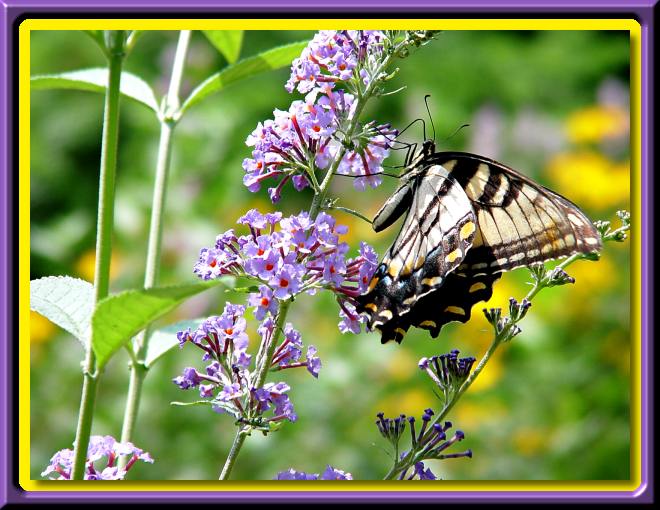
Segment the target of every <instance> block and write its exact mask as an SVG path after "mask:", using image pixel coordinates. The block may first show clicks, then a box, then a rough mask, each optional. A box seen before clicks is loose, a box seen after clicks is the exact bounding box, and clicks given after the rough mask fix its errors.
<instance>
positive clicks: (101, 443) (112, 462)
mask: <svg viewBox="0 0 660 510" xmlns="http://www.w3.org/2000/svg"><path fill="white" fill-rule="evenodd" d="M122 455H124V456H127V457H130V458H129V459H128V462H127V463H126V466H125V467H124V468H123V469H119V466H118V462H117V461H118V459H119V457H120V456H122ZM102 459H105V462H102ZM138 460H141V461H143V462H148V463H150V464H152V463H153V461H154V460H153V459H152V458H151V456H150V455H149V453H147V452H145V451H143V450H141V449H140V448H136V447H135V446H134V445H133V444H132V443H119V442H117V441H116V440H115V439H114V438H113V437H112V436H92V437H91V438H90V440H89V446H88V447H87V460H86V462H85V478H84V479H85V480H123V479H124V477H125V476H126V473H127V472H128V470H129V469H131V467H133V465H134V464H135V463H136V462H137V461H138ZM72 468H73V450H70V449H65V450H60V451H59V452H57V453H55V455H53V457H52V458H51V459H50V465H49V466H48V467H47V468H46V469H45V470H44V471H43V472H42V473H41V476H43V477H47V478H49V479H51V480H70V479H71V469H72Z"/></svg>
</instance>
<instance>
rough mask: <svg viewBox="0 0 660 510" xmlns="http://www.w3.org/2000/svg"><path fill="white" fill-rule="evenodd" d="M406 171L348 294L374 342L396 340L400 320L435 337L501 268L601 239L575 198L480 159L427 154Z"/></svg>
mask: <svg viewBox="0 0 660 510" xmlns="http://www.w3.org/2000/svg"><path fill="white" fill-rule="evenodd" d="M411 172H412V177H411V176H407V180H406V182H405V183H404V184H403V185H402V186H400V187H399V188H398V189H397V191H396V192H395V194H394V195H393V196H392V198H391V199H390V200H388V202H386V204H385V205H384V206H383V207H382V208H381V210H380V211H379V213H378V214H377V216H376V219H375V221H374V228H375V229H376V230H377V231H379V230H382V229H384V228H386V227H387V226H389V225H391V224H392V223H393V222H394V221H396V219H397V218H398V217H399V216H401V215H402V214H403V213H404V212H405V209H406V207H408V206H409V207H410V210H409V211H408V213H407V214H406V219H405V221H404V223H403V226H402V227H401V230H400V232H399V234H398V236H397V238H396V240H395V241H394V243H393V244H392V246H391V248H390V249H389V250H388V252H387V254H386V256H385V257H384V259H383V261H382V262H381V264H380V265H379V267H378V269H377V270H376V272H375V274H374V276H373V278H372V280H371V282H370V285H369V288H368V290H367V292H365V293H364V294H363V295H362V296H360V297H359V298H358V311H360V312H364V313H366V314H367V317H368V326H369V328H374V327H375V328H378V329H380V330H381V331H382V341H383V342H386V341H388V340H395V341H397V342H400V341H401V340H402V339H403V336H404V335H405V333H406V332H407V331H408V329H409V328H410V326H415V327H419V328H423V329H427V330H429V331H430V332H431V335H432V336H433V337H436V336H437V335H438V333H439V332H440V329H441V328H442V326H443V325H444V324H446V323H447V322H450V321H460V322H466V321H467V320H468V319H469V318H470V313H471V308H472V306H473V305H474V304H475V303H476V302H478V301H485V300H488V299H490V296H491V295H492V286H493V283H494V282H495V281H496V280H497V279H498V278H499V277H500V273H501V272H502V271H507V270H510V269H515V268H517V267H521V266H528V265H530V264H533V263H536V262H542V261H545V260H550V259H554V258H560V257H564V256H568V255H572V254H574V253H578V252H582V253H588V252H593V251H597V250H598V249H600V247H601V241H600V236H599V234H598V232H597V230H596V228H595V227H594V225H593V224H592V223H591V221H590V220H589V219H588V218H587V217H586V216H585V215H584V214H583V213H582V212H581V211H580V210H579V208H578V207H577V206H576V205H575V204H573V203H572V202H570V201H569V200H567V199H565V198H564V197H562V196H560V195H558V194H556V193H554V192H552V191H550V190H549V189H547V188H544V187H543V186H541V185H539V184H537V183H535V182H533V181H532V180H530V179H528V178H527V177H525V176H524V175H522V174H520V173H518V172H516V171H515V170H513V169H511V168H509V167H507V166H504V165H502V164H500V163H497V162H495V161H493V160H490V159H488V158H484V157H482V156H477V155H474V154H468V153H462V152H444V153H428V154H427V155H425V157H424V158H423V159H422V160H421V161H419V162H418V163H417V164H416V166H415V167H413V168H412V169H411ZM456 268H458V269H456Z"/></svg>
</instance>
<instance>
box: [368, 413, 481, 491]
mask: <svg viewBox="0 0 660 510" xmlns="http://www.w3.org/2000/svg"><path fill="white" fill-rule="evenodd" d="M433 414H434V413H433V409H426V410H425V411H424V413H423V414H422V426H421V428H420V430H419V432H417V431H416V429H415V418H414V417H413V416H410V417H409V418H408V419H407V423H406V416H405V415H403V414H402V415H400V416H397V417H396V418H385V416H384V413H378V414H377V416H378V420H376V426H377V427H378V431H379V432H380V433H381V435H382V436H383V437H384V438H385V439H387V440H388V441H389V442H390V443H391V444H392V445H393V446H394V447H395V448H396V449H398V444H399V440H400V439H401V437H402V436H403V432H404V430H405V429H406V425H407V426H408V427H409V429H410V436H411V445H412V447H411V449H410V450H407V451H404V452H403V453H401V460H404V459H405V458H406V457H408V456H409V455H412V458H416V459H421V460H424V459H438V460H443V459H455V458H459V457H470V458H471V457H472V450H466V451H464V452H461V453H450V454H446V453H443V452H444V451H445V450H446V449H447V448H449V447H450V446H452V445H453V444H454V443H457V442H459V441H462V440H463V439H464V438H465V434H464V433H463V432H462V431H460V430H457V431H456V432H455V433H454V434H453V435H452V436H451V437H448V436H447V430H449V429H450V428H451V427H452V424H451V422H448V421H446V422H445V423H444V424H443V425H441V424H439V423H433V424H431V421H432V418H433ZM412 467H413V473H412V475H410V476H409V477H408V480H412V479H413V478H415V477H417V479H419V480H435V479H436V476H435V475H434V474H433V473H432V472H431V470H430V469H425V466H424V463H423V462H420V461H419V460H418V461H417V462H416V463H415V464H414V466H412ZM409 469H410V467H408V468H407V469H403V470H402V471H401V474H400V476H399V479H400V480H403V479H405V477H406V475H407V474H408V471H409Z"/></svg>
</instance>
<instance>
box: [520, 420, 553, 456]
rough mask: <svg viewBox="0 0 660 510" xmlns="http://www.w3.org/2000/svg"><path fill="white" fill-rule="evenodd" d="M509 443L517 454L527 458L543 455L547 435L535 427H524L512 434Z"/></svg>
mask: <svg viewBox="0 0 660 510" xmlns="http://www.w3.org/2000/svg"><path fill="white" fill-rule="evenodd" d="M511 441H512V442H513V446H514V448H515V449H516V451H517V452H518V453H521V454H522V455H525V456H528V457H529V456H532V455H536V454H538V453H543V451H544V450H545V445H546V444H547V443H548V433H547V432H545V431H543V430H539V429H538V428H537V427H524V428H521V429H517V430H516V431H515V432H514V434H513V437H512V438H511Z"/></svg>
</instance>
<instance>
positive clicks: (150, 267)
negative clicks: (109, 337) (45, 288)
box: [119, 30, 190, 467]
mask: <svg viewBox="0 0 660 510" xmlns="http://www.w3.org/2000/svg"><path fill="white" fill-rule="evenodd" d="M189 42H190V30H182V31H181V32H180V34H179V41H178V43H177V48H176V54H175V57H174V63H173V65H172V76H171V79H170V86H169V90H168V93H167V96H166V99H165V103H164V105H163V107H164V111H163V112H162V114H161V121H160V141H159V143H158V158H157V163H156V177H155V183H154V194H153V199H152V204H151V222H150V226H149V239H148V248H147V262H146V268H145V275H144V288H145V289H148V288H151V287H154V286H156V285H157V284H158V276H159V272H160V261H161V260H160V259H161V248H162V241H163V213H164V210H165V202H166V198H167V181H168V175H169V172H170V166H171V159H172V135H173V133H174V128H175V126H176V120H175V116H176V115H177V113H176V112H177V111H178V108H179V90H180V88H181V78H182V76H183V68H184V63H185V59H186V53H187V50H188V43H189ZM150 334H151V333H150V328H146V329H145V330H143V331H142V332H141V333H140V334H139V335H138V337H137V339H136V343H135V353H136V356H135V360H131V362H130V371H131V375H130V381H129V386H128V394H127V398H126V409H125V411H124V423H123V425H122V431H121V441H122V442H128V441H132V437H133V431H134V428H135V423H136V420H137V416H138V409H139V407H140V397H141V394H142V383H143V381H144V378H145V377H146V375H147V372H148V368H147V367H146V366H145V364H144V359H145V356H146V353H147V348H148V345H149V337H150ZM127 460H128V459H127V456H122V457H121V458H120V459H119V467H124V466H125V464H126V462H127Z"/></svg>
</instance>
